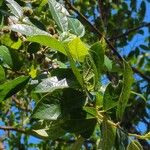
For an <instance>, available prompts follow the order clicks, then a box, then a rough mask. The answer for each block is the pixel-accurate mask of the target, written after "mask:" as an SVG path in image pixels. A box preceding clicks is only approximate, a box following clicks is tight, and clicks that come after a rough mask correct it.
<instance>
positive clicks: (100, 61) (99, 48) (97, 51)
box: [90, 42, 105, 75]
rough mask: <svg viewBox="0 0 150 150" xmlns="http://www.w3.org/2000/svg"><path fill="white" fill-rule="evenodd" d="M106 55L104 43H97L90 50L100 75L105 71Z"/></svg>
mask: <svg viewBox="0 0 150 150" xmlns="http://www.w3.org/2000/svg"><path fill="white" fill-rule="evenodd" d="M104 53H105V46H104V43H103V42H96V43H94V44H93V45H92V46H91V48H90V54H91V56H92V58H93V60H94V63H95V65H96V67H97V71H98V73H99V75H100V73H101V72H102V70H103V65H104Z"/></svg>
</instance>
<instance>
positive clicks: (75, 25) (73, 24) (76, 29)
mask: <svg viewBox="0 0 150 150" xmlns="http://www.w3.org/2000/svg"><path fill="white" fill-rule="evenodd" d="M68 23H69V24H68V25H69V26H68V30H69V32H70V33H72V34H75V35H77V36H79V37H83V36H84V34H85V28H84V26H83V25H82V24H81V22H80V21H79V20H78V19H75V18H70V17H68Z"/></svg>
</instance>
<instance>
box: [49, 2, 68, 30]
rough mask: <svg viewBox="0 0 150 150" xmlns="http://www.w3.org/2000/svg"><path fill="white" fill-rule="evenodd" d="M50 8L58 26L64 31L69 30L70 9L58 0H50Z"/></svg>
mask: <svg viewBox="0 0 150 150" xmlns="http://www.w3.org/2000/svg"><path fill="white" fill-rule="evenodd" d="M48 4H49V8H50V11H51V14H52V17H53V19H54V20H55V22H56V23H57V25H58V27H59V28H60V30H61V31H62V32H65V31H68V18H67V16H69V13H68V11H67V10H66V8H65V7H64V6H63V5H62V4H60V3H58V2H56V0H48Z"/></svg>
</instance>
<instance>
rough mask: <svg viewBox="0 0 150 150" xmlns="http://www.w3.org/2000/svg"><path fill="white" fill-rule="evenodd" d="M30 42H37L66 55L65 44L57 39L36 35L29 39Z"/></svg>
mask: <svg viewBox="0 0 150 150" xmlns="http://www.w3.org/2000/svg"><path fill="white" fill-rule="evenodd" d="M27 40H28V41H30V42H37V43H39V44H41V45H44V46H48V47H50V48H52V49H54V50H57V51H59V52H61V53H63V54H65V55H66V51H65V48H64V44H63V43H62V42H61V41H58V40H57V39H55V38H53V37H51V36H48V35H35V36H31V37H28V38H27Z"/></svg>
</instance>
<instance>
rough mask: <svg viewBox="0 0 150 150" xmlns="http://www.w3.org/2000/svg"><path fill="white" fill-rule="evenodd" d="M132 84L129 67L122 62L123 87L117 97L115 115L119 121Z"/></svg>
mask: <svg viewBox="0 0 150 150" xmlns="http://www.w3.org/2000/svg"><path fill="white" fill-rule="evenodd" d="M132 83H133V72H132V69H131V67H130V65H129V64H128V63H127V62H125V61H124V71H123V87H122V91H121V94H120V97H119V101H118V105H117V111H116V115H117V118H118V119H121V118H122V116H123V114H124V111H125V108H126V106H127V103H128V99H129V96H130V90H131V86H132Z"/></svg>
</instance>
